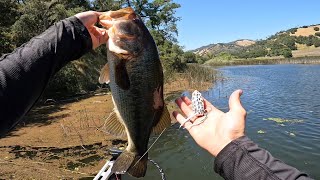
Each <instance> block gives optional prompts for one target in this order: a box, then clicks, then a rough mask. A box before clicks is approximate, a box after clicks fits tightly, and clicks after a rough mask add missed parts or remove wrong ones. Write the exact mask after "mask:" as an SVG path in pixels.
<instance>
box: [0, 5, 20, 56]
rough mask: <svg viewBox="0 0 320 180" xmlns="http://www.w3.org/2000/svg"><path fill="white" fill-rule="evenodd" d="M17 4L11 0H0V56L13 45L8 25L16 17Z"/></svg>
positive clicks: (11, 23) (17, 13)
mask: <svg viewBox="0 0 320 180" xmlns="http://www.w3.org/2000/svg"><path fill="white" fill-rule="evenodd" d="M17 9H18V4H17V3H16V2H15V1H12V0H1V1H0V56H1V55H2V54H4V53H9V52H11V51H12V50H13V48H14V47H15V46H14V44H13V43H12V36H11V33H10V27H11V26H12V25H13V24H14V22H15V21H16V19H17V18H18V15H19V12H18V11H17Z"/></svg>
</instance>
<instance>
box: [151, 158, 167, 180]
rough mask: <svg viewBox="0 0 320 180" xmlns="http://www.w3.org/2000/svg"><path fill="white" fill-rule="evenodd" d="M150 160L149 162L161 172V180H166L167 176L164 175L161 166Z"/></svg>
mask: <svg viewBox="0 0 320 180" xmlns="http://www.w3.org/2000/svg"><path fill="white" fill-rule="evenodd" d="M148 160H149V161H150V162H151V163H152V164H153V165H155V166H156V167H157V168H158V170H159V172H160V175H161V179H162V180H166V176H165V174H164V171H163V169H162V168H161V167H160V166H159V164H158V163H156V162H155V161H154V160H152V159H150V158H148Z"/></svg>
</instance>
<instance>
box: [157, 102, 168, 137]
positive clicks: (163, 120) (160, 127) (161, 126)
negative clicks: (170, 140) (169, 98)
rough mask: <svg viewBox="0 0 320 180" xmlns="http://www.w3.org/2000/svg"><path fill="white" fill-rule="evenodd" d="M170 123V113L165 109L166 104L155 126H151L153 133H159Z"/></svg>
mask: <svg viewBox="0 0 320 180" xmlns="http://www.w3.org/2000/svg"><path fill="white" fill-rule="evenodd" d="M170 125H171V117H170V113H169V111H168V109H167V106H164V108H163V111H162V114H161V117H160V120H159V122H158V124H157V125H156V126H154V127H153V129H152V133H153V134H160V133H161V132H162V131H163V130H164V129H165V128H167V127H169V126H170Z"/></svg>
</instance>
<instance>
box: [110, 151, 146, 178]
mask: <svg viewBox="0 0 320 180" xmlns="http://www.w3.org/2000/svg"><path fill="white" fill-rule="evenodd" d="M140 158H141V157H140V156H137V155H135V154H134V153H132V152H129V151H127V150H124V151H123V152H122V153H121V154H120V156H119V157H118V158H117V159H116V161H115V162H114V164H113V167H112V169H111V172H112V173H116V174H124V173H126V172H128V174H130V175H131V176H133V177H137V178H140V177H144V176H145V174H146V171H147V161H148V155H147V154H146V155H145V156H143V157H142V158H141V159H140Z"/></svg>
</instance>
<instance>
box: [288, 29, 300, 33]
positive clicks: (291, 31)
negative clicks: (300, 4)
mask: <svg viewBox="0 0 320 180" xmlns="http://www.w3.org/2000/svg"><path fill="white" fill-rule="evenodd" d="M297 30H298V28H291V29H289V30H288V31H289V32H290V33H291V34H294V33H296V32H297Z"/></svg>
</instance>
